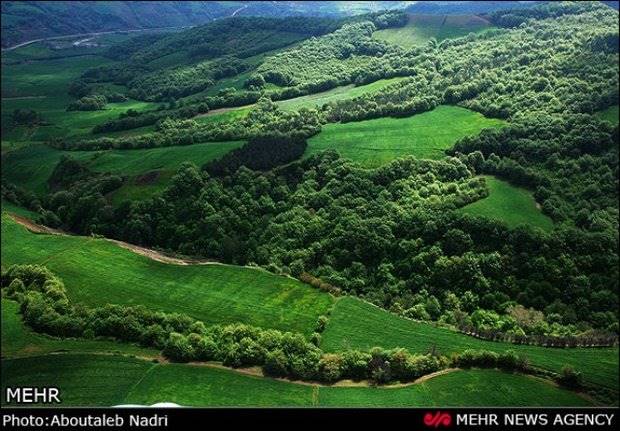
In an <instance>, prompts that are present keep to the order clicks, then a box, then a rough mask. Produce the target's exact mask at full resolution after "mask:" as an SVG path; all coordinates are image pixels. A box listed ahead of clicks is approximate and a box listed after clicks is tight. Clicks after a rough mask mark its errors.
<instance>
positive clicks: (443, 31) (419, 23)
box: [373, 14, 492, 48]
mask: <svg viewBox="0 0 620 431" xmlns="http://www.w3.org/2000/svg"><path fill="white" fill-rule="evenodd" d="M489 28H492V26H491V24H490V23H489V22H488V21H487V20H485V19H484V18H481V17H479V16H476V15H413V14H410V15H409V21H408V22H407V24H406V25H405V26H404V27H396V28H386V29H383V30H378V31H376V32H375V33H374V34H373V37H375V38H377V39H380V40H384V41H386V42H390V43H394V44H396V45H400V46H402V47H404V48H412V47H414V46H420V45H424V44H426V43H427V42H428V41H429V40H430V39H431V38H435V39H436V40H437V41H438V42H441V41H442V40H444V39H454V38H457V37H462V36H467V35H468V34H469V33H478V32H481V31H484V30H487V29H489Z"/></svg>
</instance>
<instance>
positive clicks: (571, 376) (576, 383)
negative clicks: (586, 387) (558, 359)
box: [556, 365, 583, 389]
mask: <svg viewBox="0 0 620 431" xmlns="http://www.w3.org/2000/svg"><path fill="white" fill-rule="evenodd" d="M556 381H557V382H558V383H559V384H560V385H562V386H566V387H567V388H571V389H579V388H581V387H582V386H583V377H582V375H581V373H580V372H579V371H575V369H574V368H573V367H570V366H568V365H567V366H565V367H563V368H562V371H561V373H560V375H558V376H557V377H556Z"/></svg>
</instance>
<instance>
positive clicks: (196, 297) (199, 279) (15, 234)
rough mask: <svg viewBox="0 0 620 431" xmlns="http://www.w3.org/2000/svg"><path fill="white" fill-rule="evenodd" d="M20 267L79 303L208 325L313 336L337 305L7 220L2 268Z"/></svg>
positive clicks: (301, 289) (256, 278)
mask: <svg viewBox="0 0 620 431" xmlns="http://www.w3.org/2000/svg"><path fill="white" fill-rule="evenodd" d="M15 244H19V246H15ZM19 263H38V264H44V265H46V266H47V267H48V268H49V269H50V270H52V271H54V272H55V273H56V274H57V275H58V276H60V277H61V278H62V280H63V281H64V283H65V286H66V287H67V291H68V295H69V298H70V299H71V300H72V301H74V302H76V303H81V304H85V305H90V306H101V305H105V304H108V303H111V304H121V305H144V306H145V307H147V308H149V309H152V310H159V311H165V312H171V313H172V312H178V313H186V314H188V315H190V316H192V317H194V318H196V319H199V320H202V321H204V322H205V323H207V324H216V323H236V322H240V323H248V324H251V325H255V326H260V327H264V328H274V329H280V330H283V331H293V332H300V333H302V334H305V335H310V334H311V333H312V332H313V331H314V328H315V324H316V321H317V318H318V316H319V315H321V314H324V313H325V312H326V311H327V309H328V308H329V307H330V306H331V305H332V303H333V299H332V297H331V296H329V295H325V294H323V293H321V292H320V291H319V290H317V289H314V288H311V287H310V286H308V285H305V284H303V283H301V282H300V281H298V280H295V279H292V278H288V277H283V276H277V275H273V274H270V273H268V272H266V271H264V270H260V269H254V268H246V267H239V266H233V265H220V264H210V265H173V264H167V263H161V262H158V261H154V260H152V259H149V258H147V257H144V256H142V255H138V254H136V253H134V252H132V251H129V250H126V249H124V248H121V247H119V246H118V245H116V244H114V243H112V242H110V241H106V240H103V239H92V238H87V237H79V236H60V235H43V234H34V233H31V232H29V231H28V230H26V229H25V228H24V227H22V226H20V225H18V224H17V223H16V222H14V221H13V220H12V219H11V218H10V217H9V216H8V215H6V214H3V215H2V264H3V265H4V266H8V265H11V264H19Z"/></svg>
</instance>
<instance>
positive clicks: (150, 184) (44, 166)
mask: <svg viewBox="0 0 620 431" xmlns="http://www.w3.org/2000/svg"><path fill="white" fill-rule="evenodd" d="M242 145H243V142H242V141H228V142H208V143H204V144H194V145H186V146H173V147H161V148H147V149H136V150H102V151H62V150H57V149H54V148H51V147H48V146H45V145H30V146H26V147H22V148H20V149H18V150H14V151H11V152H9V153H6V154H5V155H3V164H5V166H6V168H5V169H4V170H3V177H4V178H6V179H7V180H8V181H9V182H12V183H14V184H19V185H21V186H22V187H25V188H27V189H29V190H32V191H34V192H35V193H38V194H45V193H46V192H47V191H48V186H47V180H48V178H49V176H50V175H51V173H52V171H53V170H54V167H55V166H56V164H57V163H58V161H59V160H60V158H61V157H62V156H63V155H68V156H70V157H72V158H74V159H78V160H82V161H84V162H86V163H87V165H88V167H89V168H90V169H92V170H93V171H96V172H112V173H115V174H118V175H121V176H124V177H126V178H127V180H126V181H125V183H124V184H123V186H122V187H121V188H120V189H118V190H115V191H114V192H113V193H112V199H113V201H114V202H120V201H122V200H123V199H144V198H145V197H149V196H152V195H153V194H155V193H157V192H159V191H161V190H163V189H164V188H165V187H166V185H167V183H168V180H169V179H170V178H171V177H172V176H173V175H174V173H175V172H176V171H177V169H178V168H179V166H181V164H182V163H183V162H185V161H191V162H193V163H195V164H196V165H197V166H199V167H200V166H201V165H203V164H204V163H206V162H208V161H210V160H214V159H217V158H220V157H222V156H223V155H224V154H226V153H227V152H229V151H232V150H234V149H235V148H239V147H240V146H242ZM147 173H150V174H151V175H150V176H149V178H148V179H145V178H144V176H145V175H144V174H147Z"/></svg>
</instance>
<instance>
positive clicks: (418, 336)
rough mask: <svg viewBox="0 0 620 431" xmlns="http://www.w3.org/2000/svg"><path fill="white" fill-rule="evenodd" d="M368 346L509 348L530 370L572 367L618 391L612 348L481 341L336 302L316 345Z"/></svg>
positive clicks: (352, 302) (353, 301) (349, 301)
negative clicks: (561, 346)
mask: <svg viewBox="0 0 620 431" xmlns="http://www.w3.org/2000/svg"><path fill="white" fill-rule="evenodd" d="M373 346H381V347H385V348H395V347H404V348H406V349H408V350H410V351H412V352H420V353H426V352H429V351H431V349H433V348H436V349H437V351H439V353H441V354H446V355H449V354H451V353H452V352H460V351H463V350H466V349H488V350H493V351H497V352H503V351H506V350H509V349H512V350H514V351H515V352H518V353H522V354H524V355H526V356H527V357H528V358H529V360H530V361H531V363H532V365H534V366H537V367H540V368H544V369H548V370H551V371H556V372H558V371H560V370H561V369H562V367H563V366H564V365H567V364H568V365H572V366H574V367H575V369H577V370H579V371H581V372H582V373H583V376H584V378H585V379H586V380H588V381H590V382H592V383H596V384H598V385H602V386H607V387H609V388H612V389H615V390H616V391H617V390H618V384H619V381H618V348H617V347H616V348H572V349H559V348H545V347H537V346H524V345H517V344H511V343H499V342H493V341H485V340H480V339H477V338H474V337H470V336H467V335H463V334H460V333H457V332H454V331H451V330H449V329H443V328H437V327H434V326H432V325H429V324H425V323H420V322H415V321H412V320H409V319H405V318H402V317H399V316H397V315H395V314H393V313H389V312H387V311H385V310H382V309H380V308H378V307H375V306H374V305H371V304H368V303H366V302H363V301H361V300H359V299H357V298H353V297H345V298H341V299H339V300H338V301H337V302H336V306H335V307H334V309H333V311H332V313H331V316H330V320H329V323H328V324H327V328H326V329H325V332H324V333H323V337H322V341H321V347H322V348H323V349H324V350H327V351H337V350H341V349H343V348H359V349H369V348H371V347H373Z"/></svg>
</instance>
